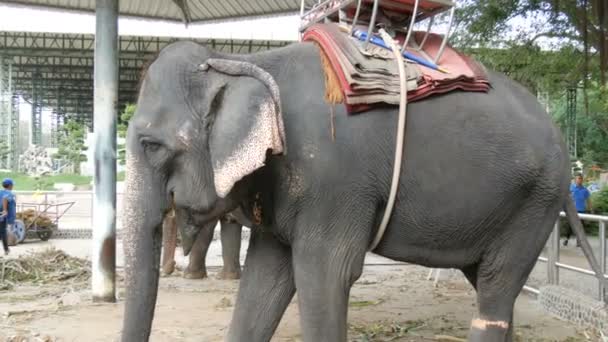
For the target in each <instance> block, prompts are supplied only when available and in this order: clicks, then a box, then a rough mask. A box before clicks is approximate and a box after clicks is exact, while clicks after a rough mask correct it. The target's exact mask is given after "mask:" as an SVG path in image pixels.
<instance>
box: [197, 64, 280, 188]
mask: <svg viewBox="0 0 608 342" xmlns="http://www.w3.org/2000/svg"><path fill="white" fill-rule="evenodd" d="M201 68H202V69H203V70H205V71H208V72H209V74H211V73H219V74H220V78H221V79H223V81H224V82H220V83H222V86H221V87H219V90H218V93H221V99H220V100H219V102H220V103H219V104H216V105H213V104H212V105H211V108H210V114H209V115H212V116H213V117H212V120H210V121H211V122H212V128H211V133H210V137H209V150H210V154H211V163H212V165H213V176H214V185H215V190H216V192H217V195H218V196H220V197H222V198H223V197H226V195H228V193H230V190H232V188H233V187H234V184H235V183H236V182H238V181H239V180H241V179H242V178H243V177H245V176H247V175H249V174H251V173H252V172H254V171H255V170H257V169H259V168H261V167H262V166H264V163H265V161H266V154H267V152H268V151H270V152H271V153H272V154H275V155H277V154H282V153H285V129H284V126H283V118H282V115H281V99H280V96H279V87H278V85H277V84H276V82H275V80H274V79H273V77H272V76H271V75H270V74H269V73H268V72H266V71H264V70H263V69H261V68H260V67H258V66H256V65H254V64H251V63H248V62H243V61H234V60H228V59H213V58H210V59H208V60H207V61H206V63H205V64H203V65H201ZM210 76H211V75H210ZM218 97H219V95H218V94H216V96H215V97H214V100H213V101H212V102H213V103H215V102H217V101H218ZM211 112H212V113H211Z"/></svg>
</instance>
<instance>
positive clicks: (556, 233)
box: [524, 212, 608, 303]
mask: <svg viewBox="0 0 608 342" xmlns="http://www.w3.org/2000/svg"><path fill="white" fill-rule="evenodd" d="M560 217H566V214H565V213H564V212H562V213H561V214H560ZM579 217H580V218H581V220H583V221H590V222H597V223H599V242H600V244H599V251H594V254H595V257H596V259H597V260H598V262H599V264H600V269H601V271H602V273H603V275H604V278H606V279H608V275H607V274H606V256H607V255H606V223H607V222H608V216H600V215H589V214H579ZM547 247H548V248H547V257H539V258H538V260H539V261H540V262H542V263H546V266H547V282H548V284H550V285H559V284H560V277H559V273H560V269H564V270H569V271H573V272H576V273H578V274H581V275H584V276H588V277H593V278H594V279H595V280H596V282H597V293H596V296H595V298H597V299H598V300H600V301H601V302H602V303H607V302H608V296H607V292H608V289H606V288H605V287H604V284H603V283H602V282H600V281H599V280H598V279H597V277H596V274H595V272H593V271H592V270H590V269H586V268H581V267H577V266H574V265H569V264H566V263H563V262H560V220H557V222H556V223H555V226H554V227H553V232H552V233H551V236H550V237H549V240H548V242H547ZM597 252H599V255H598V254H597ZM524 290H526V291H529V292H532V293H534V294H537V295H538V294H539V293H540V290H539V289H538V288H534V287H532V286H529V285H526V286H525V287H524Z"/></svg>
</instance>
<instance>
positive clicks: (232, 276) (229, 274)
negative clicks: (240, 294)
mask: <svg viewBox="0 0 608 342" xmlns="http://www.w3.org/2000/svg"><path fill="white" fill-rule="evenodd" d="M217 278H218V279H222V280H236V279H241V270H238V271H226V270H221V271H220V272H219V273H218V275H217Z"/></svg>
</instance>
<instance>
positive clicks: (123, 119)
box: [117, 103, 136, 165]
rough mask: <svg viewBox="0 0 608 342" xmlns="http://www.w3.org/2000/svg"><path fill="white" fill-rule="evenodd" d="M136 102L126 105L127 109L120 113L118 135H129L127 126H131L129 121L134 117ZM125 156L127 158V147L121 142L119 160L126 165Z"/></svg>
mask: <svg viewBox="0 0 608 342" xmlns="http://www.w3.org/2000/svg"><path fill="white" fill-rule="evenodd" d="M135 108H136V107H135V104H132V103H131V104H128V105H127V106H126V107H125V110H124V111H123V112H122V113H121V114H120V123H119V124H118V128H117V131H118V136H119V137H120V138H126V137H127V128H128V127H129V121H130V120H131V118H132V117H133V115H134V114H135ZM125 158H126V148H125V144H119V145H118V161H119V163H120V165H125V164H126V162H125Z"/></svg>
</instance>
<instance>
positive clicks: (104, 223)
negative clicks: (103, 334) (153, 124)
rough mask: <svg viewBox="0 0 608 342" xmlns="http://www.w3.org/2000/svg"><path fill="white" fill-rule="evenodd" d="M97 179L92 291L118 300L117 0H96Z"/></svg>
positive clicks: (95, 295)
mask: <svg viewBox="0 0 608 342" xmlns="http://www.w3.org/2000/svg"><path fill="white" fill-rule="evenodd" d="M95 6H96V8H95V15H96V26H95V61H94V68H95V69H94V70H95V71H94V79H95V81H94V82H95V83H94V109H93V126H94V131H95V132H96V134H95V144H94V146H95V151H94V153H95V157H94V158H95V183H94V196H95V197H94V207H93V218H94V221H93V223H94V226H93V228H92V229H93V254H92V255H93V257H92V259H93V260H92V264H93V265H92V267H93V272H92V273H93V274H92V280H91V282H92V292H93V301H94V302H115V301H116V276H115V275H116V116H117V110H116V109H117V108H116V107H117V104H118V0H97V1H96V2H95Z"/></svg>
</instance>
